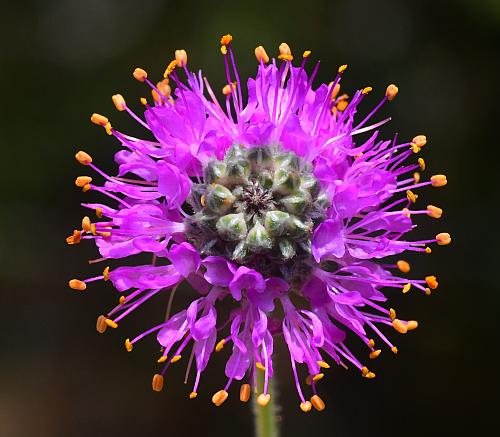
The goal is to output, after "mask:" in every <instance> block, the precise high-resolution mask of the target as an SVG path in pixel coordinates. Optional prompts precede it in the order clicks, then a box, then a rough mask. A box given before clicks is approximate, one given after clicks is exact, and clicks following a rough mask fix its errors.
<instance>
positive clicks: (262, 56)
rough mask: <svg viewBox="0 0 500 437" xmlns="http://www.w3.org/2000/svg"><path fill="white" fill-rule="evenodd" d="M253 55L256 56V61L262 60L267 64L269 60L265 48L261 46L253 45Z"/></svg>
mask: <svg viewBox="0 0 500 437" xmlns="http://www.w3.org/2000/svg"><path fill="white" fill-rule="evenodd" d="M255 57H256V58H257V62H261V61H262V62H263V63H264V64H267V63H268V62H269V56H268V55H267V53H266V49H264V47H262V46H258V47H255Z"/></svg>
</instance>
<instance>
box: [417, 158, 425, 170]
mask: <svg viewBox="0 0 500 437" xmlns="http://www.w3.org/2000/svg"><path fill="white" fill-rule="evenodd" d="M417 162H418V165H419V167H420V171H424V170H425V161H424V159H423V158H418V159H417Z"/></svg>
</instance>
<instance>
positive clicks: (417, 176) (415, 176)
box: [413, 171, 420, 184]
mask: <svg viewBox="0 0 500 437" xmlns="http://www.w3.org/2000/svg"><path fill="white" fill-rule="evenodd" d="M419 182H420V173H419V172H417V171H416V172H415V173H413V183H415V184H418V183H419Z"/></svg>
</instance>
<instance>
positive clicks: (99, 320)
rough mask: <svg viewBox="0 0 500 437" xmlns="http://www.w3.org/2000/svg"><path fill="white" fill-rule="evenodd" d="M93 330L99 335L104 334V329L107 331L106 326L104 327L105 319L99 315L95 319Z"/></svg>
mask: <svg viewBox="0 0 500 437" xmlns="http://www.w3.org/2000/svg"><path fill="white" fill-rule="evenodd" d="M95 329H96V331H97V332H98V333H99V334H104V333H105V332H106V329H108V325H106V317H105V316H103V315H100V316H99V317H98V318H97V321H96V324H95Z"/></svg>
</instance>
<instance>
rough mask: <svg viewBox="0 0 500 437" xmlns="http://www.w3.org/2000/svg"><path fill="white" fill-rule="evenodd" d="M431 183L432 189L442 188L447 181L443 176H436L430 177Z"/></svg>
mask: <svg viewBox="0 0 500 437" xmlns="http://www.w3.org/2000/svg"><path fill="white" fill-rule="evenodd" d="M431 183H432V186H433V187H444V186H445V185H446V184H447V183H448V181H447V180H446V176H445V175H444V174H436V175H434V176H432V177H431Z"/></svg>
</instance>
